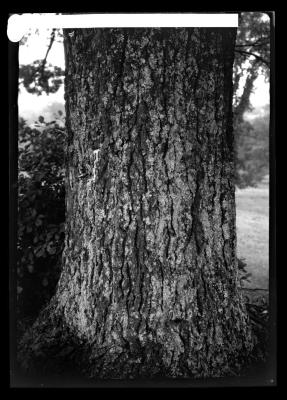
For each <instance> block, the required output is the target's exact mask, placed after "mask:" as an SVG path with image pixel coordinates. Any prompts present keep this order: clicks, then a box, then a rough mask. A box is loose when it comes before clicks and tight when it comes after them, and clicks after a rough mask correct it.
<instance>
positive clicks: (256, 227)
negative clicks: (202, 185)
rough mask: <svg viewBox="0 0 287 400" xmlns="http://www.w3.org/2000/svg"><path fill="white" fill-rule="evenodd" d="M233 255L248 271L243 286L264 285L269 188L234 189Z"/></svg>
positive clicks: (267, 253)
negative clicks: (248, 275)
mask: <svg viewBox="0 0 287 400" xmlns="http://www.w3.org/2000/svg"><path fill="white" fill-rule="evenodd" d="M236 225H237V255H238V257H239V258H242V259H244V260H245V262H246V263H247V270H248V272H251V273H252V276H251V277H250V283H249V284H248V283H247V284H246V286H247V287H254V288H262V289H268V274H269V188H268V184H261V185H260V186H259V187H258V188H246V189H237V190H236Z"/></svg>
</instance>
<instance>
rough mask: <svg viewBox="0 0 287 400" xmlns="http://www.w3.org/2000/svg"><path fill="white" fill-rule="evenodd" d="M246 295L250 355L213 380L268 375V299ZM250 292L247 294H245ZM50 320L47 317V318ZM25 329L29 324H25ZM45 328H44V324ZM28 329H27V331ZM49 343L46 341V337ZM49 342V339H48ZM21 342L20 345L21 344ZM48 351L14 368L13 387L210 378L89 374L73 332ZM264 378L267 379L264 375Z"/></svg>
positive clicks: (233, 380) (86, 349)
mask: <svg viewBox="0 0 287 400" xmlns="http://www.w3.org/2000/svg"><path fill="white" fill-rule="evenodd" d="M244 294H245V296H246V297H245V298H246V307H247V311H248V314H249V317H250V321H251V325H252V330H253V334H254V336H255V338H256V340H255V346H254V349H253V352H252V354H251V357H250V359H249V360H248V361H247V362H246V365H245V366H244V367H243V368H242V370H241V371H239V372H238V371H237V372H235V371H234V372H232V371H231V372H230V374H229V375H228V376H226V377H217V378H216V380H217V381H218V380H223V382H224V380H225V379H226V380H227V382H229V381H230V384H232V382H236V379H245V378H246V379H251V380H252V378H253V377H255V378H259V379H260V378H262V379H263V378H264V377H265V375H266V374H267V375H268V371H267V370H268V360H269V338H270V332H269V306H268V301H266V296H265V295H263V296H257V297H256V298H255V297H254V296H253V297H252V296H250V292H249V293H248V292H246V293H245V292H244ZM248 295H249V296H248ZM47 324H49V321H47ZM26 329H27V330H28V329H29V327H28V326H27V327H26ZM44 329H45V328H44ZM26 332H28V331H26ZM48 343H49V341H48ZM51 343H52V341H51ZM19 345H20V343H18V348H19V349H20V348H21V347H19ZM20 346H21V345H20ZM46 350H47V353H45V356H44V357H43V355H41V354H40V353H39V365H36V368H35V369H34V370H32V371H30V372H27V371H25V370H23V369H21V368H19V367H18V368H17V371H15V373H14V374H13V376H11V380H12V382H11V383H12V386H15V387H17V386H18V387H19V386H21V387H23V386H24V387H25V386H29V385H32V386H33V385H34V386H40V385H43V386H48V387H49V386H54V385H56V386H61V387H70V386H72V387H76V386H77V385H79V386H89V385H93V384H95V385H97V384H99V385H103V384H105V383H107V382H110V383H111V385H113V384H114V383H115V382H117V383H119V384H120V385H121V384H123V385H124V383H125V382H127V383H128V384H129V383H131V382H135V383H136V382H139V384H140V382H144V381H150V382H151V383H152V382H159V381H161V380H162V379H163V381H164V382H167V383H168V382H169V381H171V382H176V383H177V384H180V382H182V383H183V384H184V383H186V382H193V381H194V382H198V381H202V382H205V381H206V382H208V381H209V380H210V379H211V383H212V382H213V380H212V378H203V379H202V378H170V377H166V376H162V375H161V374H160V373H159V374H158V375H156V376H154V377H152V378H150V377H149V375H148V373H147V374H146V376H140V377H136V378H130V379H128V378H126V379H128V380H126V379H125V378H123V379H117V378H113V377H111V379H110V377H109V376H107V377H106V378H105V379H96V378H94V377H93V378H89V377H88V376H87V375H88V374H87V373H86V372H85V371H83V370H82V367H81V365H82V364H85V362H84V363H82V362H81V360H85V358H86V356H87V354H89V351H90V350H89V349H88V348H86V347H85V345H84V344H83V343H76V342H75V341H74V339H73V338H72V336H70V335H69V332H68V331H67V332H66V334H65V335H63V337H62V338H61V339H60V340H59V342H57V346H56V347H53V345H51V347H50V348H49V344H48V346H47V348H46ZM265 380H266V379H265Z"/></svg>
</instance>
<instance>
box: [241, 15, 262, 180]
mask: <svg viewBox="0 0 287 400" xmlns="http://www.w3.org/2000/svg"><path fill="white" fill-rule="evenodd" d="M233 70H234V72H233V82H234V91H233V93H234V95H233V113H234V119H233V126H234V133H235V138H236V142H235V150H236V184H237V185H238V186H240V187H245V186H248V185H251V186H255V185H256V184H257V183H258V182H260V180H261V179H262V177H263V176H264V174H266V173H268V170H269V163H268V156H267V157H266V153H268V151H269V142H268V140H266V136H265V133H266V130H265V129H264V130H263V131H262V136H263V138H261V137H260V135H259V134H258V133H259V132H258V130H257V133H253V132H252V130H253V129H252V127H253V123H252V122H247V121H246V120H245V119H244V114H245V113H246V112H248V111H251V109H252V107H251V104H250V96H251V94H252V92H253V88H254V83H255V81H256V79H257V78H258V76H259V75H260V74H263V75H264V76H265V79H266V80H269V75H270V18H269V16H267V14H264V13H261V12H244V13H240V17H239V27H238V31H237V38H236V47H235V60H234V67H233ZM267 111H268V110H267ZM268 116H269V112H267V114H266V116H265V117H264V118H265V121H266V119H267V118H268ZM268 133H269V128H268ZM250 135H251V136H253V139H254V138H255V136H256V138H257V140H258V141H259V143H258V144H257V143H256V141H254V151H251V149H250V144H251V142H252V139H250ZM263 143H264V144H265V146H264V148H262V151H263V157H261V156H260V155H259V152H258V148H259V147H260V146H262V144H263ZM251 153H253V154H252V157H254V163H253V165H251V163H250V154H251ZM258 156H259V159H258ZM263 161H264V162H263Z"/></svg>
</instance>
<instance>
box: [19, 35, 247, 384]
mask: <svg viewBox="0 0 287 400" xmlns="http://www.w3.org/2000/svg"><path fill="white" fill-rule="evenodd" d="M235 36H236V31H235V30H234V29H214V30H210V29H136V30H133V29H130V30H126V29H105V30H100V29H89V30H76V31H74V35H73V37H70V36H69V32H65V34H64V39H65V42H64V43H65V53H66V81H65V85H66V88H65V89H66V90H65V93H66V127H67V142H66V156H67V165H66V166H67V170H66V177H67V182H66V232H65V233H66V237H65V250H64V256H63V267H62V268H63V269H62V273H61V277H60V280H59V284H58V287H57V292H56V295H55V296H54V297H53V299H52V301H51V303H50V305H49V307H47V308H46V309H45V310H44V311H43V312H42V314H41V315H40V317H39V319H38V320H37V321H36V323H35V324H34V325H33V327H32V329H31V330H30V331H28V332H27V333H26V335H25V336H24V338H23V342H22V344H21V351H20V361H21V362H22V365H26V366H27V367H31V366H32V367H34V368H36V369H37V368H40V367H41V368H43V365H45V366H47V360H51V359H52V358H53V357H54V358H58V359H59V358H61V357H62V356H63V354H64V358H65V359H67V358H71V357H69V355H70V354H71V353H73V352H74V351H78V352H79V353H78V355H79V357H77V361H78V363H79V365H80V366H79V367H80V369H81V371H83V372H84V373H85V374H87V375H88V376H91V377H110V378H111V377H114V378H115V377H117V378H119V377H120V378H123V377H129V378H135V377H144V376H149V377H154V376H166V377H199V376H201V377H214V376H223V375H228V374H234V373H239V371H240V368H241V367H242V365H243V364H244V363H245V362H246V359H248V356H249V355H250V352H251V350H252V347H253V340H252V336H251V329H250V326H249V322H248V317H247V314H246V310H245V307H244V304H243V300H242V298H241V295H240V293H239V291H238V287H237V283H238V281H237V279H238V265H237V259H236V231H235V199H234V189H235V188H234V182H233V175H234V158H233V156H234V154H233V135H232V65H233V57H234V45H235ZM67 336H68V337H69V338H70V342H71V340H74V341H75V342H76V343H77V344H76V345H75V346H74V347H73V346H72V347H71V348H69V346H68V349H67ZM63 338H64V339H63ZM59 343H61V346H64V350H63V352H64V353H63V352H62V351H61V352H59ZM52 368H53V369H55V365H53V367H52Z"/></svg>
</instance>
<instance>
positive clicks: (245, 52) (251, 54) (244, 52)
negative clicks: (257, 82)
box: [235, 49, 270, 68]
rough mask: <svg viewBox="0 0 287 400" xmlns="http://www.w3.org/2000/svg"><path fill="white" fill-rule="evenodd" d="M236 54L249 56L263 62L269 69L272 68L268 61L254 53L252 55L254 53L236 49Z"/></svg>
mask: <svg viewBox="0 0 287 400" xmlns="http://www.w3.org/2000/svg"><path fill="white" fill-rule="evenodd" d="M235 52H236V53H239V54H246V55H247V56H252V57H255V58H256V59H257V60H258V61H261V62H262V63H263V64H265V65H266V66H267V67H268V68H270V63H269V62H268V61H267V60H265V58H263V57H260V56H258V55H257V54H254V53H252V52H250V51H245V50H237V49H235Z"/></svg>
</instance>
